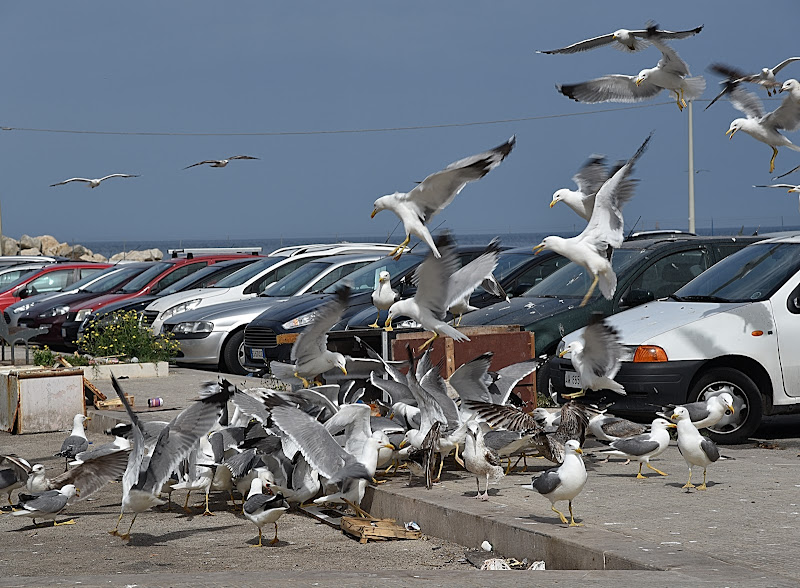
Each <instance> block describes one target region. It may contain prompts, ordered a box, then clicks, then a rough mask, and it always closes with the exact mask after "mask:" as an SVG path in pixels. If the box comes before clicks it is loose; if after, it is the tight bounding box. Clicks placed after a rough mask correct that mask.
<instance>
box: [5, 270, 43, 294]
mask: <svg viewBox="0 0 800 588" xmlns="http://www.w3.org/2000/svg"><path fill="white" fill-rule="evenodd" d="M40 269H42V268H38V267H37V268H27V269H14V270H9V271H7V272H3V273H2V274H0V287H2V288H3V290H10V289H12V288H14V287H15V286H17V285H18V284H21V283H22V282H24V281H26V280H27V279H28V278H29V277H30V275H31V274H33V273H35V272H38V271H39V270H40Z"/></svg>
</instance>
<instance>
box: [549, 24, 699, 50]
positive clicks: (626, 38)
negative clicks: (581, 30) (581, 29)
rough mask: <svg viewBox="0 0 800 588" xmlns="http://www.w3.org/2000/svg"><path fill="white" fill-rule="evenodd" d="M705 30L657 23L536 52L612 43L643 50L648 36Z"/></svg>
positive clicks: (671, 36) (675, 35)
mask: <svg viewBox="0 0 800 588" xmlns="http://www.w3.org/2000/svg"><path fill="white" fill-rule="evenodd" d="M702 30H703V25H700V26H699V27H697V28H694V29H689V30H688V31H663V30H660V29H659V28H658V26H657V25H650V26H649V27H648V28H646V29H637V30H628V29H619V30H616V31H614V32H613V33H608V34H606V35H600V36H599V37H592V38H591V39H586V40H585V41H578V42H577V43H573V44H572V45H567V46H566V47H562V48H561V49H551V50H550V51H537V52H536V53H547V54H548V55H558V54H561V55H564V54H568V53H579V52H581V51H589V50H590V49H596V48H598V47H605V46H606V45H611V46H612V47H614V49H619V50H621V51H631V52H634V51H641V50H642V49H645V48H647V47H649V46H650V40H649V39H648V37H651V36H653V35H657V36H658V37H659V38H660V39H685V38H686V37H691V36H692V35H696V34H697V33H699V32H700V31H702Z"/></svg>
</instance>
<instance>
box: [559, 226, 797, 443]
mask: <svg viewBox="0 0 800 588" xmlns="http://www.w3.org/2000/svg"><path fill="white" fill-rule="evenodd" d="M606 321H607V322H608V324H610V325H611V326H612V327H614V328H616V329H617V330H618V331H619V335H620V339H621V341H622V344H623V345H624V346H625V348H626V356H625V357H624V358H623V362H622V367H621V368H620V371H619V373H618V374H617V376H616V377H615V378H614V379H615V380H616V381H617V382H619V383H620V384H622V385H623V386H624V387H625V390H626V392H627V396H624V397H621V396H617V395H616V394H606V395H605V396H606V398H607V399H608V400H611V399H612V398H611V397H613V400H614V406H613V407H612V408H611V410H612V411H613V412H615V413H617V412H620V413H639V414H640V415H642V416H644V415H645V414H650V415H652V413H653V412H654V410H656V408H655V407H659V406H664V405H667V404H684V403H686V402H693V401H695V400H698V399H704V398H707V397H709V396H712V395H715V394H719V393H721V392H722V391H727V392H731V393H732V394H733V397H734V404H733V406H734V413H733V414H729V415H726V417H724V418H723V420H722V421H720V422H719V423H717V424H716V425H714V427H713V428H711V429H710V430H709V431H710V434H711V436H712V438H713V439H714V440H715V441H718V442H721V443H740V442H743V441H745V440H747V438H748V437H749V436H751V435H752V434H753V433H754V432H755V431H756V429H757V428H758V426H759V423H760V422H761V418H762V415H775V414H789V413H797V412H800V353H798V352H797V348H798V347H799V346H800V236H793V237H784V238H778V239H769V240H766V241H761V242H759V243H754V244H752V245H749V246H747V247H745V248H743V249H741V250H740V251H738V252H736V253H734V254H732V255H731V256H729V257H727V258H725V259H724V260H722V261H720V262H719V263H717V264H716V265H714V266H712V267H711V268H709V269H708V270H706V271H705V272H703V273H702V274H700V275H699V276H697V277H696V278H695V279H694V280H692V281H691V282H689V283H688V284H686V285H685V286H684V287H683V288H681V289H679V290H678V291H677V292H675V294H672V295H671V296H669V297H668V298H665V299H662V300H657V301H655V302H649V303H647V304H644V305H642V306H639V307H636V308H633V309H630V310H626V311H625V312H621V313H619V314H616V315H614V316H611V317H608V318H607V319H606ZM581 332H582V331H575V332H574V333H570V334H569V335H567V336H566V337H564V339H563V341H562V343H561V345H560V346H559V350H562V349H564V346H566V345H568V344H569V343H570V342H571V341H573V340H575V339H577V338H578V337H579V336H580V335H581ZM567 357H568V356H567ZM550 366H551V373H550V377H551V379H550V384H551V386H552V391H553V392H554V393H555V394H557V395H559V396H560V395H563V393H565V392H567V393H569V392H574V391H575V387H574V386H575V384H574V383H573V380H574V378H571V377H570V376H571V372H572V371H573V368H572V365H571V363H570V362H569V360H568V359H567V358H564V359H561V360H553V361H552V362H551V363H550ZM578 387H580V384H578ZM595 394H597V393H590V394H588V395H587V396H589V397H590V398H591V397H593V396H594V395H595Z"/></svg>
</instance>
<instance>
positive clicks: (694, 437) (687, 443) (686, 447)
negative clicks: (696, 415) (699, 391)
mask: <svg viewBox="0 0 800 588" xmlns="http://www.w3.org/2000/svg"><path fill="white" fill-rule="evenodd" d="M672 420H673V421H675V422H676V423H677V425H678V451H680V452H681V455H682V456H683V459H685V460H686V465H688V466H689V481H688V482H686V484H684V485H683V487H684V488H686V489H688V488H695V487H696V488H697V489H698V490H705V489H706V469H707V468H708V466H709V465H710V464H712V463H714V462H715V461H717V460H718V459H719V449H717V446H716V444H715V443H714V442H713V441H712V440H711V439H708V438H707V437H703V436H702V435H701V434H700V431H698V430H697V427H695V426H694V425H693V424H692V421H691V418H690V416H689V411H688V410H686V408H684V407H683V406H679V407H678V408H676V409H675V414H673V415H672ZM694 466H701V467H702V468H703V483H702V484H701V485H700V486H695V485H694V484H692V468H693V467H694Z"/></svg>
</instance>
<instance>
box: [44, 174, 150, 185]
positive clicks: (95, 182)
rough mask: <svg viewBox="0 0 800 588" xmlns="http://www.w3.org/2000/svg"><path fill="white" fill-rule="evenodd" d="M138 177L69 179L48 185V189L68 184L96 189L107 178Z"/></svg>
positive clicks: (129, 175)
mask: <svg viewBox="0 0 800 588" xmlns="http://www.w3.org/2000/svg"><path fill="white" fill-rule="evenodd" d="M138 177H139V176H136V175H132V174H110V175H107V176H103V177H102V178H96V179H91V178H70V179H68V180H64V181H63V182H58V183H56V184H50V187H51V188H53V187H55V186H63V185H64V184H69V183H70V182H85V183H86V185H87V186H88V187H89V188H97V186H99V185H100V182H102V181H104V180H107V179H108V178H138Z"/></svg>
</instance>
